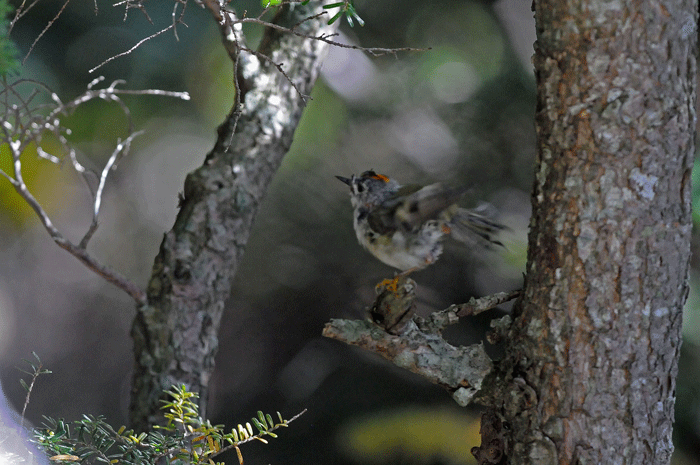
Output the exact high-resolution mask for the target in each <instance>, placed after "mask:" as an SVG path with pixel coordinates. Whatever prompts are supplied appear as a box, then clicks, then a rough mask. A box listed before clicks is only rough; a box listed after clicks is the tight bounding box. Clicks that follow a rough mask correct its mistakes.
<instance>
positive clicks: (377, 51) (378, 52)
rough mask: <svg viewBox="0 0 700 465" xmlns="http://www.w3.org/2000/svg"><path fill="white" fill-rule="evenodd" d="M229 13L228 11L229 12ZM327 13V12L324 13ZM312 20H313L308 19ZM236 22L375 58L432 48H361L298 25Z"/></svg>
mask: <svg viewBox="0 0 700 465" xmlns="http://www.w3.org/2000/svg"><path fill="white" fill-rule="evenodd" d="M227 11H228V10H227ZM324 13H326V12H324ZM322 14H323V13H319V14H318V15H316V16H321V15H322ZM308 19H311V18H308ZM236 22H238V23H252V24H259V25H261V26H264V27H270V28H272V29H276V30H278V31H280V32H284V33H288V34H294V35H295V36H298V37H304V38H306V39H311V40H319V41H321V42H325V43H327V44H329V45H333V46H335V47H340V48H348V49H352V50H361V51H363V52H366V53H369V54H370V55H372V56H374V57H378V56H382V55H388V54H391V55H396V54H397V53H398V52H425V51H428V50H430V48H412V47H401V48H381V47H361V46H359V45H351V44H344V43H342V42H337V41H335V40H331V37H335V36H337V35H338V34H335V33H334V34H321V35H318V36H315V35H311V34H306V33H304V32H300V31H297V30H296V29H295V28H296V26H297V25H295V26H294V28H288V27H285V26H280V25H278V24H274V23H270V22H267V21H264V20H261V19H260V18H240V19H237V20H236ZM302 23H303V21H301V22H300V23H299V24H302Z"/></svg>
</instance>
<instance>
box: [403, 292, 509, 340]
mask: <svg viewBox="0 0 700 465" xmlns="http://www.w3.org/2000/svg"><path fill="white" fill-rule="evenodd" d="M521 293H522V291H521V290H520V289H518V290H517V291H511V292H498V293H496V294H491V295H487V296H484V297H480V298H478V299H477V298H474V297H472V298H471V299H469V302H467V303H464V304H459V305H450V306H449V307H448V308H446V309H444V310H441V311H439V312H433V313H431V314H430V316H429V317H428V318H420V317H416V324H417V325H418V327H419V328H420V329H421V330H422V331H428V332H431V333H439V332H440V331H442V330H443V329H444V328H445V327H446V326H448V325H451V324H455V323H457V322H459V319H460V318H462V317H465V316H474V315H478V314H479V313H482V312H485V311H486V310H490V309H492V308H494V307H497V306H499V305H501V304H503V303H505V302H509V301H511V300H513V299H517V298H518V297H520V294H521Z"/></svg>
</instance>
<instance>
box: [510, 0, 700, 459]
mask: <svg viewBox="0 0 700 465" xmlns="http://www.w3.org/2000/svg"><path fill="white" fill-rule="evenodd" d="M534 5H535V18H536V22H537V34H538V38H537V42H536V46H535V50H536V52H535V69H536V75H537V86H538V107H537V122H536V124H537V134H538V160H537V166H536V180H535V187H534V192H533V196H532V206H533V216H532V220H531V224H530V227H531V231H530V236H529V247H528V249H529V254H528V265H527V278H526V285H525V289H524V293H523V296H522V298H521V299H520V301H519V303H518V305H516V310H515V320H514V325H513V327H512V329H511V338H510V339H509V341H508V349H507V354H508V355H507V357H506V360H505V361H504V365H505V367H508V368H509V369H508V370H506V372H509V375H508V377H507V381H508V387H507V388H506V390H505V391H504V392H505V393H504V399H505V401H504V406H503V410H502V412H501V413H502V418H503V420H505V422H506V424H508V425H509V429H508V430H507V432H506V433H505V453H506V455H507V456H508V460H509V462H510V463H517V464H522V463H529V464H538V465H542V464H555V463H559V464H565V463H566V464H569V463H591V464H601V463H615V464H623V463H626V464H632V463H634V464H645V465H646V464H668V463H669V462H670V457H671V453H672V451H673V445H672V443H671V431H672V424H673V407H674V397H675V385H676V383H675V379H676V374H677V370H678V356H679V348H680V343H681V333H680V331H681V315H682V308H683V304H684V302H685V299H686V295H687V292H688V284H687V276H688V269H689V257H690V247H689V244H690V232H691V205H690V194H691V186H690V173H691V166H692V159H693V155H694V151H695V148H694V134H695V123H696V121H695V120H696V115H695V98H696V60H695V50H696V42H697V30H696V26H695V25H696V16H697V9H698V8H697V7H698V5H697V1H695V0H662V1H658V0H636V1H631V0H628V1H618V2H608V1H599V0H535V4H534Z"/></svg>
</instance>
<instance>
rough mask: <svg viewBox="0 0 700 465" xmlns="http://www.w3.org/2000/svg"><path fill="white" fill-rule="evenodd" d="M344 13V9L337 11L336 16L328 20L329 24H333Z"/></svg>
mask: <svg viewBox="0 0 700 465" xmlns="http://www.w3.org/2000/svg"><path fill="white" fill-rule="evenodd" d="M342 14H343V12H342V11H339V12H337V13H336V14H335V16H333V17H332V18H331V19H329V20H328V25H329V26H330V25H331V24H333V23H334V22H336V20H337V19H338V18H340V15H342Z"/></svg>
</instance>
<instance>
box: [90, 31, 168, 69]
mask: <svg viewBox="0 0 700 465" xmlns="http://www.w3.org/2000/svg"><path fill="white" fill-rule="evenodd" d="M174 28H175V24H171V25H170V26H168V27H165V28H163V29H161V30H160V31H158V32H156V33H154V34H151V35H150V36H148V37H145V38H143V39H141V40H139V41H138V42H136V45H134V46H133V47H131V48H130V49H129V50H127V51H125V52H121V53H117V54H116V55H112V56H111V57H109V58H107V59H106V60H105V61H103V62H102V63H100V64H99V65H97V66H95V67H93V68H91V69H90V70H89V71H88V72H89V73H94V72H95V71H96V70H98V69H100V68H101V67H103V66H104V65H106V64H107V63H109V62H111V61H114V60H116V59H117V58H119V57H123V56H124V55H128V54H130V53H131V52H133V51H134V50H136V49H137V48H139V47H140V46H141V45H142V44H143V43H144V42H148V41H149V40H151V39H153V38H155V37H158V36H159V35H161V34H163V33H164V32H167V31H169V30H170V29H174Z"/></svg>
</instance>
